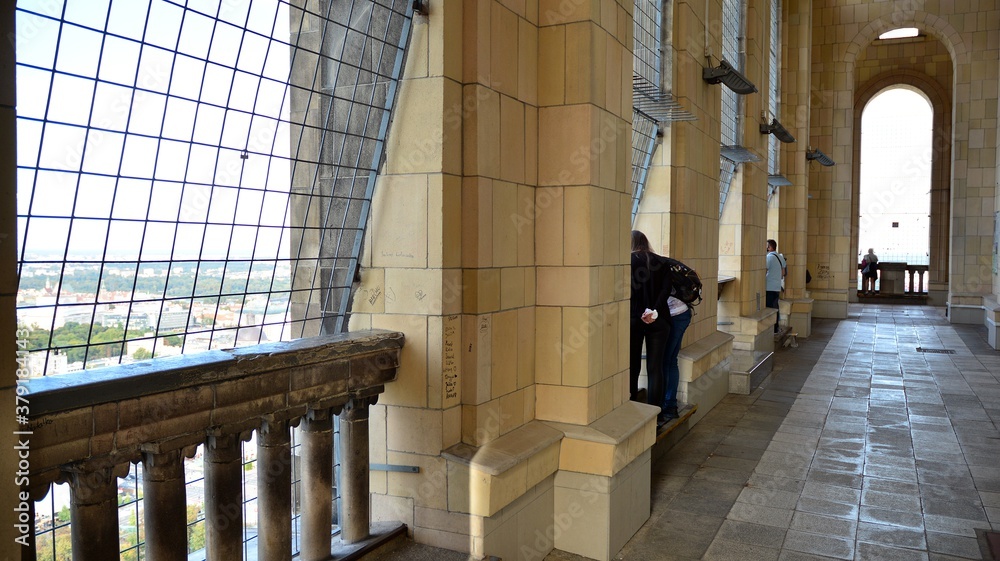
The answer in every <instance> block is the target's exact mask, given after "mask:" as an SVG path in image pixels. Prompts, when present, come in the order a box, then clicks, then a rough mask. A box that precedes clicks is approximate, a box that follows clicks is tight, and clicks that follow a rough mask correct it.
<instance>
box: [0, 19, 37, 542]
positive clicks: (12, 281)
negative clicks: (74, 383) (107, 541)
mask: <svg viewBox="0 0 1000 561" xmlns="http://www.w3.org/2000/svg"><path fill="white" fill-rule="evenodd" d="M15 6H16V2H4V3H3V6H2V7H0V34H2V36H3V37H9V38H10V39H11V40H9V41H3V43H2V45H0V135H2V137H0V185H3V186H4V188H3V189H0V263H2V264H3V266H2V267H0V356H2V357H3V360H4V361H5V364H6V365H7V366H5V367H4V368H2V369H0V399H2V400H3V403H6V404H10V405H9V406H8V407H11V406H13V404H14V400H15V393H14V386H15V384H16V379H17V376H18V374H17V370H16V368H15V363H14V358H15V353H16V352H17V345H18V341H19V340H25V339H26V338H27V333H18V332H17V313H16V300H17V267H16V265H15V264H16V263H17V236H18V234H17V203H16V200H15V199H16V198H17V188H16V185H17V133H16V130H15V120H16V111H15V106H16V97H17V87H16V81H15V78H16V71H15V68H14V45H15V43H16V41H15V40H14V39H15V38H16V31H17V29H16V26H15V24H14V12H15ZM25 342H26V341H25ZM10 410H11V409H8V411H10ZM22 428H23V427H19V426H18V425H16V424H15V417H14V415H10V414H8V415H4V416H3V417H2V418H0V446H2V447H3V449H4V450H5V451H6V454H13V452H12V450H14V447H15V446H17V437H16V436H15V434H14V432H15V431H17V430H21V429H22ZM16 471H17V462H16V461H3V462H0V481H4V482H7V483H6V485H8V486H10V485H12V483H10V482H13V481H14V480H15V477H16V475H15V473H16ZM15 489H16V487H13V486H10V487H8V488H7V489H6V490H5V492H3V493H0V512H2V513H4V514H3V516H2V517H0V522H2V523H0V543H3V544H4V548H5V549H6V548H15V547H16V548H19V549H21V550H22V551H21V552H18V553H15V554H12V555H21V554H22V553H23V554H25V558H28V557H27V556H28V555H31V554H32V553H33V551H27V550H29V549H30V548H29V547H26V546H24V545H17V544H18V543H19V542H15V541H14V540H16V539H20V541H21V543H23V541H24V540H25V539H29V540H31V541H33V539H34V538H33V534H34V514H32V518H31V519H30V520H29V522H28V525H29V526H30V529H29V530H30V531H27V532H22V531H21V530H22V529H23V528H22V529H18V528H15V524H20V517H19V516H18V514H19V513H18V512H16V511H15V510H14V509H15V508H19V504H20V503H21V500H20V496H19V493H18V492H14V491H15ZM20 491H23V492H27V489H24V488H21V489H20ZM27 502H28V503H31V502H32V501H31V500H28V501H27ZM29 543H30V542H29ZM34 558H35V557H34V555H31V556H30V559H34Z"/></svg>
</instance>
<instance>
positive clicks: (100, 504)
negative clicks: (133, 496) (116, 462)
mask: <svg viewBox="0 0 1000 561" xmlns="http://www.w3.org/2000/svg"><path fill="white" fill-rule="evenodd" d="M69 484H70V517H71V520H72V521H73V523H72V525H71V526H70V528H71V530H70V533H71V535H72V538H71V541H72V546H73V561H107V560H108V559H118V551H119V544H118V485H117V478H116V477H115V474H114V470H113V469H112V468H110V467H106V468H98V469H94V470H88V471H78V468H72V471H70V472H69Z"/></svg>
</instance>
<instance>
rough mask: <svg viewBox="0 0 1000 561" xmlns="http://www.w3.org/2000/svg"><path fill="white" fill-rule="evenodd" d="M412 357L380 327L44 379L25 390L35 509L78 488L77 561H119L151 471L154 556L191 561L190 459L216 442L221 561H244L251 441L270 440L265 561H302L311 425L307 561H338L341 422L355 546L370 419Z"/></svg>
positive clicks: (348, 526) (346, 500) (216, 537)
mask: <svg viewBox="0 0 1000 561" xmlns="http://www.w3.org/2000/svg"><path fill="white" fill-rule="evenodd" d="M402 346H403V335H402V334H401V333H395V332H388V331H377V330H373V331H363V332H357V333H349V334H344V335H336V336H324V337H316V338H310V339H300V340H296V341H290V342H280V343H267V344H262V345H256V346H253V347H244V348H238V349H231V350H226V351H222V350H218V351H209V352H205V353H198V354H192V355H182V356H178V357H170V358H162V359H155V360H151V361H145V362H140V363H133V364H129V365H121V366H117V367H111V368H103V369H99V370H91V371H84V372H78V373H74V374H67V375H60V376H52V377H44V378H36V379H31V380H29V381H27V382H26V383H24V384H19V386H24V387H25V388H26V389H27V394H26V395H25V397H26V399H27V400H28V403H30V413H29V418H28V423H27V424H26V425H22V428H23V429H24V430H23V431H22V434H21V435H19V437H20V438H22V439H23V440H22V443H23V444H25V445H26V448H27V449H28V450H30V455H29V460H30V462H28V463H29V464H30V467H28V469H27V470H25V471H26V472H27V473H28V477H27V484H26V485H25V486H24V487H23V488H22V493H23V494H22V496H29V497H30V500H29V501H26V502H27V503H28V504H29V506H30V508H33V507H34V502H33V501H34V500H37V499H40V498H42V497H43V496H44V495H45V494H46V493H47V492H48V489H49V488H50V486H51V484H53V483H58V482H68V483H69V485H70V515H71V536H72V548H73V559H74V561H91V560H93V561H107V560H109V559H118V557H119V552H118V550H119V536H118V513H117V489H118V487H117V478H118V477H121V476H124V475H125V474H126V473H127V472H128V470H129V465H130V464H131V463H134V462H142V467H143V470H144V477H143V493H144V500H145V501H146V507H145V508H144V524H145V543H146V555H145V557H144V558H145V559H148V560H149V561H186V560H187V557H188V554H187V534H186V518H185V512H186V504H185V503H186V498H185V488H184V461H183V459H184V458H185V457H191V456H192V455H193V453H194V451H195V448H196V447H198V446H199V445H204V470H205V524H206V554H207V558H208V559H224V560H226V561H235V560H239V559H242V558H243V522H242V508H241V506H242V501H243V497H242V465H241V460H242V456H241V444H242V442H243V441H245V440H247V439H248V438H249V436H250V435H251V434H252V432H253V431H257V461H258V462H259V463H258V469H257V477H258V482H257V483H258V512H259V521H258V556H257V558H258V559H267V560H289V559H291V557H292V529H291V528H292V524H291V518H292V515H291V477H292V473H291V460H290V430H291V427H292V426H299V435H300V436H301V439H302V450H301V456H302V461H303V465H302V469H301V477H302V481H301V485H302V486H303V494H304V495H305V496H307V497H308V500H306V501H304V502H303V505H302V520H301V525H300V528H301V529H300V531H301V535H300V551H299V554H298V558H299V559H302V560H304V561H312V560H319V559H324V560H325V559H328V558H329V557H330V555H331V523H332V519H333V518H332V517H333V508H334V503H333V497H332V487H333V430H332V417H333V416H335V415H340V419H341V425H340V439H341V442H340V444H341V481H340V487H339V489H340V492H341V500H342V501H343V512H344V516H343V517H342V518H341V519H340V526H341V539H342V540H343V542H344V543H353V542H356V541H360V540H363V539H364V538H366V537H367V536H368V533H369V519H370V517H369V506H368V505H369V502H368V481H369V478H368V468H369V466H368V409H369V406H370V405H371V404H374V403H375V400H376V399H377V397H378V394H379V393H381V392H382V391H383V390H384V384H386V383H388V382H390V381H392V380H394V379H395V376H396V368H397V366H398V365H399V356H400V352H401V349H402ZM20 391H23V390H20V389H19V392H20ZM22 482H24V481H22ZM29 519H30V520H34V512H31V513H30V518H29ZM32 526H33V525H32ZM33 530H34V528H33V527H32V532H31V533H32V535H33ZM32 543H33V542H32ZM25 553H27V555H26V556H24V557H23V558H27V559H34V555H33V553H34V552H33V551H31V547H29V548H28V551H26V552H25Z"/></svg>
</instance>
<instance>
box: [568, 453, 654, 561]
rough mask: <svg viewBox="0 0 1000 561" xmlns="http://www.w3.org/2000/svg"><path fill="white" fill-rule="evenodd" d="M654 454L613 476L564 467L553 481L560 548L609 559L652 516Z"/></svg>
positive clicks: (631, 464) (599, 558) (642, 457)
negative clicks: (650, 496) (650, 513)
mask: <svg viewBox="0 0 1000 561" xmlns="http://www.w3.org/2000/svg"><path fill="white" fill-rule="evenodd" d="M649 473H650V452H649V450H648V449H647V450H646V451H645V452H643V453H642V455H640V456H639V457H637V458H636V459H635V460H634V461H633V462H632V463H630V464H629V465H628V466H626V467H625V469H623V470H621V471H619V472H618V473H616V474H615V475H613V476H610V477H608V476H603V475H593V474H584V473H576V472H572V471H564V470H560V471H559V472H558V473H556V480H555V513H556V515H555V525H556V526H555V527H556V528H557V529H558V531H555V532H553V534H554V536H555V546H556V548H557V549H561V550H563V551H568V552H570V553H575V554H577V555H583V556H585V557H590V558H593V559H597V560H598V561H608V560H609V559H612V558H613V557H614V556H615V554H617V553H618V551H619V550H621V548H622V546H624V545H625V543H626V542H627V541H628V540H629V538H631V537H632V536H633V535H635V532H636V531H638V530H639V528H640V527H641V526H642V524H643V523H644V522H645V521H646V520H647V519H648V518H649V512H650V498H649V486H650V483H649V479H650V476H649Z"/></svg>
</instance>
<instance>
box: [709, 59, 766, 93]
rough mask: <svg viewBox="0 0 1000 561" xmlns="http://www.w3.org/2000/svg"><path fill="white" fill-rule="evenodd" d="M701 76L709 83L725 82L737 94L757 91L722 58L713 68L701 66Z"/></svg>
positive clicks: (751, 83) (755, 87)
mask: <svg viewBox="0 0 1000 561" xmlns="http://www.w3.org/2000/svg"><path fill="white" fill-rule="evenodd" d="M701 77H702V79H703V80H705V81H706V82H708V83H709V84H718V83H722V84H725V85H726V87H727V88H729V89H731V90H733V91H734V92H736V93H738V94H751V93H755V92H756V91H757V86H755V85H753V82H751V81H750V80H748V79H747V77H746V76H744V75H743V74H742V73H740V71H739V70H736V69H735V68H733V65H731V64H729V63H728V62H726V61H725V60H722V62H720V63H719V66H717V67H715V68H703V69H702V71H701Z"/></svg>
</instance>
